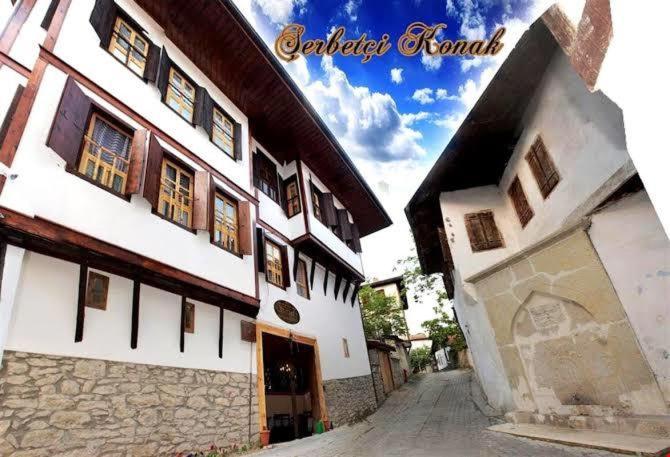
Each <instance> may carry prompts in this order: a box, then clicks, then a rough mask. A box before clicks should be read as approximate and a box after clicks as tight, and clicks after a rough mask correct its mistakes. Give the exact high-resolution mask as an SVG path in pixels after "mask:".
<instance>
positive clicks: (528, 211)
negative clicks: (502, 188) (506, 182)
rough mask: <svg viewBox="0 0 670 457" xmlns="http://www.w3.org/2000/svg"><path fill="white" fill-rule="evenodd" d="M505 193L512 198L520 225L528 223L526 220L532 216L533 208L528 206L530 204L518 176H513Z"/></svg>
mask: <svg viewBox="0 0 670 457" xmlns="http://www.w3.org/2000/svg"><path fill="white" fill-rule="evenodd" d="M507 194H508V195H509V197H510V199H511V200H512V204H513V205H514V210H515V211H516V215H517V216H518V217H519V222H521V227H525V226H526V224H528V222H529V221H530V220H531V219H532V218H533V216H534V213H533V209H532V208H531V207H530V204H528V199H527V198H526V193H525V192H524V191H523V187H522V186H521V181H520V180H519V177H518V176H517V177H515V178H514V180H513V181H512V184H511V185H510V186H509V189H508V190H507Z"/></svg>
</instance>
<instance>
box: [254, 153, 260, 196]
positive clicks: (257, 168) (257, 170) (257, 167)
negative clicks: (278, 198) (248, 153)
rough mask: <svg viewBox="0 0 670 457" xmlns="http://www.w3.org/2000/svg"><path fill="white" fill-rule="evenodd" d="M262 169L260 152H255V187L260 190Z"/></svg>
mask: <svg viewBox="0 0 670 457" xmlns="http://www.w3.org/2000/svg"><path fill="white" fill-rule="evenodd" d="M260 169H261V156H260V154H259V153H258V151H256V152H254V158H253V170H252V171H253V176H254V187H256V188H259V187H260V182H259V178H258V176H259V173H260Z"/></svg>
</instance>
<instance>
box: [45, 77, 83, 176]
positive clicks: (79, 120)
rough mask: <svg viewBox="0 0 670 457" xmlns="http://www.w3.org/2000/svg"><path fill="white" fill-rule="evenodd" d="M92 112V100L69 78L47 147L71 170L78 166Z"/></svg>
mask: <svg viewBox="0 0 670 457" xmlns="http://www.w3.org/2000/svg"><path fill="white" fill-rule="evenodd" d="M90 111H91V100H90V99H89V98H88V97H87V96H86V95H85V94H84V92H83V91H82V90H81V89H80V88H79V86H78V85H77V83H76V82H75V81H74V79H72V77H71V76H68V78H67V82H66V83H65V89H64V90H63V95H62V97H61V100H60V105H59V106H58V111H57V112H56V118H55V119H54V122H53V125H52V127H51V132H50V133H49V139H48V140H47V146H49V147H50V148H51V149H53V150H54V151H55V152H56V154H58V155H59V156H61V157H62V158H63V160H65V163H66V165H67V166H68V167H69V168H76V166H77V157H78V156H79V150H80V149H81V143H82V141H83V139H84V135H85V133H86V127H87V122H88V118H89V114H90Z"/></svg>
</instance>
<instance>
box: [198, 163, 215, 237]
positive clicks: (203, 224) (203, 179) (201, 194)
mask: <svg viewBox="0 0 670 457" xmlns="http://www.w3.org/2000/svg"><path fill="white" fill-rule="evenodd" d="M210 182H211V179H210V175H209V173H208V172H207V171H203V170H199V171H196V172H195V177H194V185H193V194H194V198H193V228H194V229H195V230H209V213H210V210H209V207H210V200H209V195H210ZM211 204H212V205H213V204H214V202H211Z"/></svg>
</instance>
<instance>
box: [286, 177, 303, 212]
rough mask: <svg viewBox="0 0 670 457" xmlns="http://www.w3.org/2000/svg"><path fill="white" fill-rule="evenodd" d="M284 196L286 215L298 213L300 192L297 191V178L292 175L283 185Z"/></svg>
mask: <svg viewBox="0 0 670 457" xmlns="http://www.w3.org/2000/svg"><path fill="white" fill-rule="evenodd" d="M284 194H285V196H286V215H287V216H288V217H293V216H295V215H296V214H298V213H300V194H299V193H298V180H297V178H296V177H295V176H294V177H293V178H291V179H290V180H288V181H287V182H286V184H285V186H284Z"/></svg>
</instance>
